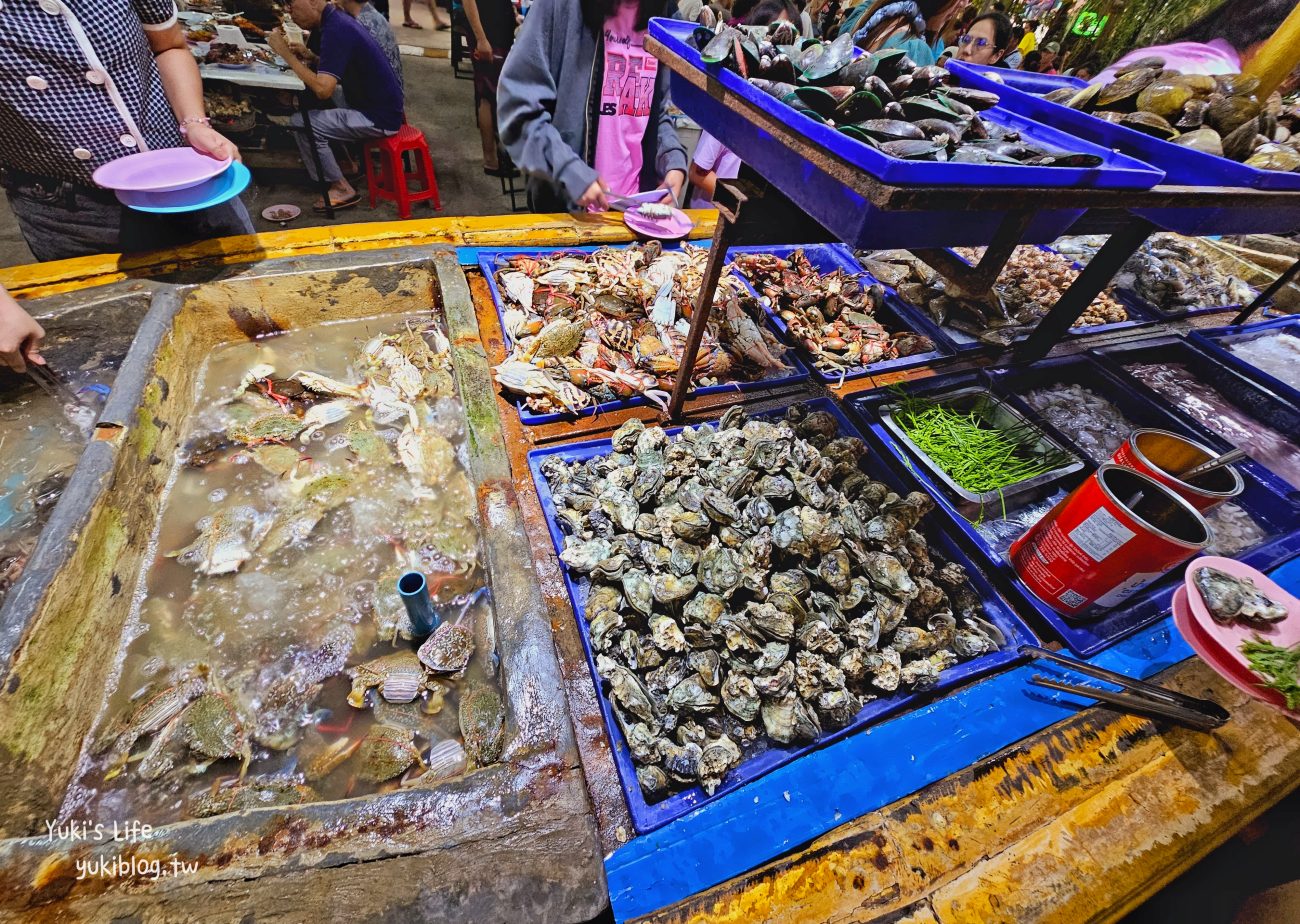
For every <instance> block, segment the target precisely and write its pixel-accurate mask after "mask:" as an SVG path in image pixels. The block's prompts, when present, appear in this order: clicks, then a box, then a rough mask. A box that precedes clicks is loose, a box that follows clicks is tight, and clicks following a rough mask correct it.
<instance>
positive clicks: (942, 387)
mask: <svg viewBox="0 0 1300 924" xmlns="http://www.w3.org/2000/svg"><path fill="white" fill-rule="evenodd" d="M1059 382H1071V383H1078V384H1081V385H1084V386H1086V387H1088V388H1090V389H1092V390H1094V391H1096V392H1098V393H1100V394H1101V395H1102V396H1103V397H1105V398H1106V399H1107V400H1109V401H1111V402H1112V403H1114V404H1115V405H1116V407H1118V408H1119V410H1120V411H1121V412H1122V413H1123V414H1124V415H1125V416H1126V417H1128V419H1129V420H1131V421H1132V422H1133V423H1134V425H1135V426H1137V427H1157V428H1160V429H1164V430H1171V431H1173V432H1176V433H1182V434H1184V435H1187V436H1192V437H1197V438H1200V436H1199V434H1197V433H1196V431H1195V429H1194V428H1193V427H1192V426H1190V424H1189V423H1187V422H1185V421H1183V420H1182V419H1181V418H1180V417H1178V416H1177V415H1175V414H1173V413H1170V412H1169V411H1167V410H1165V409H1164V408H1163V407H1161V406H1160V405H1159V404H1156V403H1153V402H1151V401H1149V400H1147V399H1146V398H1145V397H1143V396H1140V395H1137V394H1135V393H1134V391H1133V390H1132V389H1131V388H1130V387H1129V385H1128V384H1127V383H1126V382H1124V381H1122V380H1121V379H1119V378H1117V377H1116V376H1114V375H1111V374H1110V373H1108V372H1106V371H1105V370H1103V369H1102V368H1101V367H1100V366H1098V365H1097V364H1096V363H1095V362H1093V361H1091V360H1089V359H1088V358H1087V357H1080V356H1071V357H1064V358H1061V359H1053V360H1045V361H1043V362H1040V363H1036V364H1035V365H1034V366H1033V367H1031V368H1028V369H1022V370H998V371H995V372H992V373H987V374H986V373H958V374H956V375H951V376H943V377H939V378H937V379H931V380H928V381H926V382H925V383H923V384H920V385H918V386H917V387H915V388H908V391H909V392H910V393H915V394H936V393H943V392H948V391H952V390H954V389H956V388H961V387H965V386H967V385H971V384H984V385H987V386H988V387H990V388H991V389H992V390H993V392H994V393H995V394H996V395H997V396H998V397H999V398H1001V399H1002V400H1004V401H1007V402H1008V403H1009V404H1011V405H1012V406H1013V407H1014V408H1015V409H1016V410H1018V411H1020V412H1021V413H1022V414H1024V415H1025V416H1026V417H1028V418H1029V419H1030V420H1032V421H1034V423H1035V424H1037V425H1038V426H1041V427H1042V428H1043V429H1044V430H1047V431H1048V432H1049V433H1050V434H1051V435H1052V436H1053V437H1055V438H1057V439H1059V440H1062V441H1063V442H1064V443H1065V444H1066V445H1067V446H1069V447H1070V448H1072V449H1074V450H1075V451H1076V453H1078V454H1079V455H1080V457H1081V458H1085V459H1086V458H1087V456H1086V455H1083V453H1082V452H1081V451H1080V450H1078V449H1077V447H1075V446H1074V443H1073V442H1072V441H1071V440H1070V439H1069V438H1068V437H1066V436H1065V435H1064V434H1062V433H1060V432H1059V431H1058V430H1056V429H1055V428H1054V427H1052V426H1051V425H1050V424H1048V423H1047V422H1046V421H1045V420H1043V418H1042V417H1040V416H1039V415H1038V413H1037V412H1036V411H1034V410H1033V409H1032V408H1031V407H1029V405H1028V404H1026V403H1024V402H1023V401H1021V400H1020V399H1019V397H1018V396H1019V395H1021V394H1024V393H1025V392H1026V391H1028V390H1030V389H1033V388H1037V387H1039V386H1042V385H1049V384H1053V383H1059ZM894 400H896V398H895V397H893V396H891V395H889V394H880V393H874V394H868V395H862V396H858V397H854V398H852V399H850V401H849V407H850V410H852V411H853V412H854V413H855V414H856V415H858V416H859V417H860V418H861V419H862V420H863V421H864V422H865V423H866V424H867V428H868V431H869V432H868V439H869V440H870V441H871V442H872V443H873V444H874V445H875V446H876V447H878V448H879V449H880V450H882V455H885V456H886V457H888V458H889V459H890V461H891V463H892V464H894V465H895V466H896V467H898V468H899V469H900V470H902V471H907V472H909V473H910V474H912V475H913V476H914V477H915V478H916V479H917V480H918V481H920V482H922V484H923V485H924V489H925V490H927V491H928V492H929V493H930V494H931V495H932V496H933V497H934V498H935V500H936V501H938V506H939V509H941V510H942V511H943V512H944V514H945V515H946V516H947V517H948V519H949V520H950V521H951V522H952V523H953V525H954V526H955V527H956V528H957V530H958V531H959V532H960V533H961V535H962V538H963V540H964V542H965V543H966V544H967V545H968V547H969V548H970V549H972V550H973V551H974V553H975V556H976V559H977V560H978V561H980V562H981V563H982V564H985V567H986V570H987V573H988V574H989V575H991V576H993V577H994V578H995V580H996V582H997V583H998V585H999V586H1001V587H1007V588H1010V590H1011V592H1012V593H1013V594H1014V595H1015V598H1016V599H1017V600H1018V601H1019V602H1021V603H1022V604H1023V605H1025V606H1027V607H1029V608H1030V609H1032V610H1033V611H1034V612H1036V613H1037V614H1038V616H1039V617H1040V618H1041V619H1042V621H1043V622H1044V623H1046V624H1047V625H1048V626H1049V627H1050V629H1051V630H1052V631H1053V632H1054V633H1055V634H1056V635H1057V636H1058V637H1059V638H1060V639H1061V641H1063V642H1064V643H1065V644H1066V645H1068V646H1069V648H1070V650H1071V651H1073V652H1075V653H1076V654H1078V655H1081V656H1084V657H1087V656H1090V655H1093V654H1096V653H1097V652H1098V651H1101V650H1102V649H1104V648H1106V647H1108V646H1109V645H1111V644H1113V643H1114V642H1116V641H1118V640H1119V639H1121V638H1124V637H1125V636H1128V635H1131V634H1132V633H1133V632H1136V631H1137V630H1138V629H1141V628H1142V627H1143V626H1147V625H1150V624H1151V623H1153V622H1155V621H1156V620H1158V619H1160V618H1162V617H1163V616H1165V615H1167V614H1168V612H1169V601H1170V598H1171V597H1172V596H1173V592H1174V590H1175V589H1176V588H1177V586H1178V585H1179V582H1180V580H1181V578H1180V575H1181V570H1178V571H1176V572H1173V573H1171V574H1170V575H1168V576H1166V577H1165V578H1163V579H1161V580H1160V581H1157V582H1156V583H1155V584H1152V585H1151V586H1149V587H1147V588H1144V589H1143V590H1141V591H1139V592H1138V593H1136V594H1134V595H1133V596H1132V597H1131V598H1130V599H1129V600H1128V602H1127V603H1125V604H1124V605H1123V606H1121V607H1117V608H1115V609H1112V610H1110V611H1109V612H1107V613H1105V614H1104V615H1102V616H1101V617H1100V618H1095V619H1089V620H1080V619H1068V618H1066V617H1064V616H1062V615H1061V614H1059V613H1057V612H1056V611H1055V610H1053V609H1052V608H1051V607H1049V606H1047V605H1046V604H1045V603H1043V602H1042V601H1041V600H1039V599H1038V598H1037V597H1036V596H1034V594H1033V593H1032V592H1031V591H1030V590H1029V588H1028V587H1027V586H1026V585H1025V584H1024V582H1023V581H1021V580H1020V578H1019V577H1018V576H1017V575H1016V572H1015V570H1014V568H1012V566H1011V564H1010V563H1009V562H1008V561H1007V559H1006V558H1005V557H1004V556H1003V555H1002V554H1000V553H999V552H998V550H996V549H995V548H993V546H991V545H990V544H989V542H988V541H987V540H986V539H985V538H984V537H983V536H982V535H981V534H980V533H979V531H978V530H976V529H975V527H974V526H973V525H972V524H971V522H970V521H968V520H967V519H966V518H965V517H963V516H962V515H961V514H960V513H958V512H957V510H956V508H955V507H954V506H953V504H952V503H951V502H950V501H949V500H948V498H947V497H946V495H945V494H944V492H943V491H942V490H941V489H940V488H939V487H938V486H937V485H936V484H934V482H933V481H932V480H931V479H930V478H929V477H928V476H927V475H926V474H925V471H924V469H923V468H922V467H921V466H920V465H918V464H916V463H915V461H914V460H913V458H912V457H911V454H910V453H909V452H908V451H907V449H906V448H905V447H904V446H903V444H902V443H901V442H900V441H899V440H897V439H896V438H895V437H894V436H893V434H891V433H890V432H889V430H888V429H886V427H885V426H884V424H883V423H882V422H881V419H880V414H879V408H880V406H881V405H884V404H888V403H891V402H892V401H894ZM1203 441H1204V440H1203ZM1094 467H1095V466H1091V465H1090V467H1089V469H1088V470H1087V471H1085V472H1084V473H1082V474H1079V475H1075V476H1072V477H1070V478H1068V479H1066V480H1065V481H1064V482H1063V483H1062V485H1061V487H1063V488H1064V489H1065V490H1067V491H1068V490H1070V489H1072V488H1073V487H1075V486H1076V485H1077V484H1078V483H1079V482H1080V481H1082V480H1083V478H1085V477H1087V474H1088V473H1089V472H1090V471H1091V469H1092V468H1094ZM1240 468H1241V469H1242V477H1243V480H1244V481H1245V482H1246V489H1245V491H1244V492H1243V493H1242V494H1241V495H1240V496H1238V497H1237V498H1234V499H1233V503H1236V504H1238V505H1239V506H1241V507H1242V508H1243V509H1245V510H1246V512H1247V513H1249V514H1250V515H1251V516H1252V517H1253V518H1254V519H1255V520H1256V522H1258V523H1260V524H1261V525H1262V526H1265V527H1266V528H1267V529H1268V531H1269V538H1268V539H1267V540H1266V541H1265V542H1264V543H1262V544H1261V545H1259V546H1257V547H1256V548H1254V549H1251V550H1249V551H1247V552H1246V553H1244V554H1241V555H1239V556H1238V557H1239V558H1240V559H1241V560H1242V561H1245V562H1247V563H1248V564H1251V565H1254V566H1255V567H1257V568H1270V567H1274V566H1276V565H1278V564H1280V563H1282V562H1284V561H1286V560H1288V559H1289V558H1291V557H1293V556H1294V555H1295V554H1296V553H1297V552H1300V506H1297V501H1296V500H1294V499H1291V498H1290V497H1289V496H1288V493H1287V491H1286V490H1285V487H1284V486H1282V485H1280V484H1279V483H1278V482H1277V480H1276V479H1275V478H1273V477H1272V475H1271V474H1269V473H1268V472H1266V471H1265V470H1263V469H1257V468H1255V467H1252V466H1251V465H1243V466H1240ZM995 513H996V511H995Z"/></svg>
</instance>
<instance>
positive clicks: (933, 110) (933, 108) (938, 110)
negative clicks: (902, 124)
mask: <svg viewBox="0 0 1300 924" xmlns="http://www.w3.org/2000/svg"><path fill="white" fill-rule="evenodd" d="M903 112H904V113H905V114H906V115H907V118H908V119H910V120H911V121H913V122H915V121H916V120H917V119H945V120H947V121H949V122H957V121H959V120H960V119H961V116H960V115H959V114H957V113H956V112H954V111H953V110H952V109H949V108H948V107H947V106H945V105H944V104H943V103H941V102H938V101H937V100H932V99H927V98H926V97H924V96H909V97H907V98H906V99H904V100H903Z"/></svg>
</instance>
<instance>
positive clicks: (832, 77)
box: [825, 55, 876, 90]
mask: <svg viewBox="0 0 1300 924" xmlns="http://www.w3.org/2000/svg"><path fill="white" fill-rule="evenodd" d="M875 68H876V62H875V59H874V58H872V57H871V55H859V56H858V57H856V58H854V59H853V60H852V61H850V62H849V63H848V64H846V65H844V66H843V67H841V68H840V69H839V70H837V71H834V72H833V73H831V74H829V75H827V77H826V80H825V82H834V83H846V84H849V85H850V86H854V87H860V88H862V89H866V90H870V89H871V87H869V86H867V82H868V81H869V80H870V79H871V77H872V75H873V72H874V71H875Z"/></svg>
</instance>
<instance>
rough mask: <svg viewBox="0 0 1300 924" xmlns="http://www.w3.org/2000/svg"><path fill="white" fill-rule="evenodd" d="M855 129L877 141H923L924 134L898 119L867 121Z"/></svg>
mask: <svg viewBox="0 0 1300 924" xmlns="http://www.w3.org/2000/svg"><path fill="white" fill-rule="evenodd" d="M857 127H858V128H859V129H860V130H861V131H862V132H864V133H865V134H867V135H869V136H870V137H872V138H875V139H876V140H877V141H924V140H925V133H924V132H922V131H921V129H919V128H917V127H916V126H915V125H914V124H912V123H911V122H904V121H902V120H900V119H868V120H867V121H865V122H858V123H857Z"/></svg>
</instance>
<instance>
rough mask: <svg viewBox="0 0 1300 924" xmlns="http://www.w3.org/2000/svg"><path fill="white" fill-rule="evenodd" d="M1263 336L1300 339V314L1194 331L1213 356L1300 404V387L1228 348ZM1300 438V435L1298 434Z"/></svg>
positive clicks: (1195, 341)
mask: <svg viewBox="0 0 1300 924" xmlns="http://www.w3.org/2000/svg"><path fill="white" fill-rule="evenodd" d="M1261 335H1264V336H1268V337H1291V338H1294V339H1296V340H1300V317H1291V318H1278V319H1277V320H1274V321H1260V322H1258V323H1256V324H1242V325H1237V326H1232V325H1229V326H1228V327H1214V328H1210V329H1208V330H1195V331H1192V332H1191V335H1190V336H1191V340H1192V342H1194V343H1195V344H1196V345H1197V346H1199V347H1200V348H1201V349H1203V350H1204V351H1205V352H1207V353H1209V354H1210V355H1211V356H1217V357H1218V358H1219V361H1220V362H1224V363H1227V364H1228V365H1229V366H1232V367H1233V368H1234V369H1237V370H1240V371H1241V372H1242V373H1244V374H1245V375H1247V376H1249V377H1250V378H1252V379H1254V380H1255V381H1257V382H1259V383H1260V384H1261V385H1263V386H1264V387H1265V388H1267V389H1268V390H1269V391H1271V392H1272V393H1273V394H1275V395H1277V396H1278V397H1279V398H1284V399H1286V400H1287V401H1290V402H1291V404H1292V406H1294V407H1300V389H1298V388H1296V387H1295V386H1294V385H1288V384H1287V383H1286V382H1283V381H1282V380H1281V379H1279V378H1278V377H1277V376H1274V375H1271V374H1269V373H1268V372H1265V371H1264V370H1263V369H1261V368H1259V366H1254V365H1251V364H1250V363H1249V362H1248V361H1247V360H1245V359H1244V358H1242V357H1240V356H1238V355H1237V354H1236V353H1233V352H1232V351H1231V350H1230V349H1228V347H1229V345H1230V344H1233V343H1241V342H1243V341H1246V340H1254V339H1255V338H1256V337H1259V336H1261ZM1297 371H1300V369H1298V370H1297ZM1297 439H1300V434H1297Z"/></svg>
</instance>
